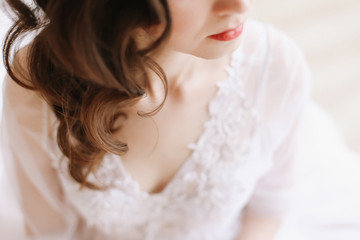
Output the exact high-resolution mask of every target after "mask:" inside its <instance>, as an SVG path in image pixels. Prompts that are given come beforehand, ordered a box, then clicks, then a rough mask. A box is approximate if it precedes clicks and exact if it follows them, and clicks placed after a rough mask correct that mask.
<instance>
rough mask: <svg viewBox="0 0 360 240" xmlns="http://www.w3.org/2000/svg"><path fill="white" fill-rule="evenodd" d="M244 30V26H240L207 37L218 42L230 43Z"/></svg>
mask: <svg viewBox="0 0 360 240" xmlns="http://www.w3.org/2000/svg"><path fill="white" fill-rule="evenodd" d="M243 29H244V24H241V25H240V26H238V27H236V28H233V29H230V30H227V31H225V32H222V33H219V34H214V35H211V36H209V38H212V39H215V40H218V41H231V40H233V39H235V38H237V37H239V36H240V35H241V33H242V32H243Z"/></svg>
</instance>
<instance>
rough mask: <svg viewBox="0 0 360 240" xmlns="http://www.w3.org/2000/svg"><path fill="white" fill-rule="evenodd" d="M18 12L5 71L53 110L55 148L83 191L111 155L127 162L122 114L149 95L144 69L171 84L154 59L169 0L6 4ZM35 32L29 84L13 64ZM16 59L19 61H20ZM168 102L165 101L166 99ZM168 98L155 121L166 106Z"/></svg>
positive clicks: (6, 51)
mask: <svg viewBox="0 0 360 240" xmlns="http://www.w3.org/2000/svg"><path fill="white" fill-rule="evenodd" d="M6 2H7V4H8V5H9V6H10V8H11V10H12V11H13V12H14V13H15V15H16V18H15V21H14V24H13V25H12V27H11V28H10V30H9V31H8V33H7V36H6V39H5V43H4V46H3V53H4V62H5V67H6V69H7V72H8V74H9V76H10V77H11V78H12V79H13V80H14V81H15V82H17V83H18V84H19V85H20V86H22V87H24V88H27V89H31V90H35V91H38V92H39V93H40V94H41V96H42V97H43V98H44V99H45V100H46V101H47V102H48V104H49V105H50V106H51V107H52V110H53V111H54V113H55V115H56V117H57V119H58V120H59V126H58V129H57V143H58V145H59V147H60V149H61V151H62V153H63V154H64V155H65V156H66V157H67V158H68V159H69V165H68V170H69V172H70V175H71V176H72V177H73V178H74V179H75V180H76V181H77V182H79V183H81V184H82V186H86V187H89V188H92V189H101V188H102V187H99V186H97V185H96V184H94V183H92V182H89V181H87V176H88V174H89V173H90V172H95V170H96V167H97V166H99V164H100V163H101V161H102V157H103V155H104V154H105V153H107V152H111V153H114V154H118V155H122V154H125V153H126V151H127V150H128V146H127V144H126V143H124V142H121V141H119V140H117V139H114V137H113V133H114V131H116V130H117V129H118V128H116V127H115V122H116V120H118V119H120V118H122V117H125V118H126V114H125V112H124V108H125V107H128V106H131V105H132V104H134V103H136V102H137V101H138V100H139V99H140V98H141V97H142V96H143V95H144V94H145V92H146V91H149V89H150V90H151V84H150V78H149V76H148V74H147V71H146V69H147V68H150V69H151V70H153V71H154V72H155V73H156V74H157V75H158V76H159V77H160V78H161V80H162V81H163V85H164V88H165V93H167V81H166V76H165V74H164V72H163V71H162V69H161V67H160V66H159V65H158V64H156V62H155V61H153V60H152V59H151V57H149V55H150V54H151V53H153V52H155V51H156V50H158V49H159V48H160V47H161V46H162V44H163V43H164V42H165V41H166V39H167V38H168V36H169V33H170V29H171V18H170V13H169V8H168V5H167V2H166V0H131V1H126V0H80V1H73V0H56V1H50V0H36V1H35V4H34V6H33V7H31V6H29V5H27V4H25V3H24V2H23V1H21V0H6ZM157 24H164V26H165V28H164V30H163V31H162V33H161V35H160V36H159V37H157V38H155V39H154V40H153V41H151V43H150V44H149V45H148V46H146V47H145V48H141V47H140V46H139V44H138V43H137V41H136V30H137V29H148V28H151V27H152V26H154V25H157ZM33 31H37V33H36V36H35V38H34V40H33V41H32V43H31V44H30V45H29V47H30V48H29V51H28V54H27V57H26V61H25V62H26V64H27V65H26V71H27V73H28V77H29V79H28V80H26V79H25V78H24V77H19V75H17V74H16V73H17V71H16V69H13V67H12V65H11V60H12V59H11V56H12V53H15V52H16V51H17V49H16V47H15V43H16V42H17V41H18V40H20V39H21V37H22V36H24V35H26V34H29V33H30V32H33ZM15 60H16V59H15ZM165 98H166V94H165ZM165 98H164V100H163V102H162V104H160V105H159V106H158V107H157V108H156V109H155V110H154V111H152V112H150V113H146V114H144V115H151V114H153V113H155V112H156V111H158V110H159V109H160V108H161V106H162V105H163V103H164V101H165Z"/></svg>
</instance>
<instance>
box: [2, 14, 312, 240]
mask: <svg viewBox="0 0 360 240" xmlns="http://www.w3.org/2000/svg"><path fill="white" fill-rule="evenodd" d="M242 38H243V39H242V43H241V46H240V47H239V48H238V49H237V50H236V51H235V52H234V53H233V54H232V61H231V65H230V66H228V68H227V72H228V77H227V78H226V79H223V80H222V81H220V82H219V84H218V91H217V95H216V97H215V98H214V99H212V101H211V102H209V105H208V107H209V108H208V109H209V113H210V116H211V117H210V119H209V120H208V121H207V122H206V124H205V125H204V131H203V133H202V135H201V136H200V138H199V139H198V141H197V142H196V143H189V148H190V149H192V150H193V152H192V154H191V156H190V157H189V158H188V159H187V160H186V161H185V163H184V165H183V166H182V167H181V169H180V170H179V172H178V173H177V174H176V176H175V177H174V178H173V179H172V181H171V182H169V184H168V185H167V186H166V188H165V189H164V190H163V191H162V192H160V193H158V194H148V193H146V192H143V191H142V190H141V189H140V188H139V185H138V184H137V182H135V181H134V180H133V179H132V177H131V175H130V174H129V173H128V172H127V171H126V169H125V168H124V167H123V166H122V164H121V158H120V157H118V156H114V155H111V154H108V155H106V156H105V158H104V161H103V164H102V167H101V168H100V170H99V172H98V175H97V176H96V178H95V176H92V175H91V176H90V178H91V179H93V180H95V179H97V180H98V181H100V182H101V183H109V184H113V185H114V188H112V189H110V190H106V191H93V190H89V189H84V190H79V184H77V183H76V182H75V181H74V180H73V179H72V178H71V177H70V176H69V174H68V172H67V169H66V161H67V159H65V158H63V156H62V155H61V153H60V151H59V149H58V146H57V144H56V126H57V121H56V119H55V117H54V115H53V113H52V111H51V109H50V107H49V106H48V105H47V104H46V103H45V102H44V100H43V99H41V97H39V96H38V94H37V93H35V92H31V91H28V90H25V89H22V88H21V87H19V86H17V85H16V84H15V83H14V82H12V81H11V80H10V79H6V81H5V85H4V110H3V121H2V141H3V142H2V146H3V151H2V152H3V158H4V160H5V163H6V172H7V174H8V175H9V182H10V186H11V189H13V190H15V196H16V199H18V200H19V205H20V206H21V209H22V213H23V216H24V222H26V225H27V228H28V229H30V231H31V232H32V233H33V234H34V235H35V236H36V237H34V238H35V239H37V238H39V239H124V240H127V239H128V240H135V239H149V240H151V239H159V240H161V239H189V240H191V239H196V240H198V239H209V240H210V239H211V240H212V239H214V240H215V239H216V240H217V239H219V240H220V239H221V240H231V239H234V237H235V236H236V235H237V234H238V233H239V231H241V217H242V216H243V214H244V212H246V211H247V212H256V213H259V214H264V215H267V216H271V217H274V218H283V217H284V216H285V214H286V211H287V210H288V208H289V199H290V197H291V196H295V195H291V194H290V191H289V190H290V188H291V185H292V183H293V176H294V174H293V169H294V165H295V161H296V158H298V157H299V156H303V155H304V154H300V153H299V151H298V149H299V146H302V145H301V143H300V140H301V139H302V138H301V137H300V133H302V132H304V131H302V126H303V124H302V123H303V122H304V121H303V119H304V112H305V111H304V109H305V107H306V106H307V103H308V97H309V87H310V81H311V73H310V71H309V68H308V65H307V63H306V60H305V58H304V55H303V53H302V52H301V50H300V49H299V48H298V46H297V45H296V44H294V43H293V42H292V41H291V40H290V39H289V38H288V37H287V36H286V35H284V34H283V33H281V32H279V31H278V30H276V29H275V28H273V27H272V26H271V25H266V24H262V23H259V22H257V21H254V20H249V21H248V22H247V23H246V24H245V28H244V32H243V36H242ZM174 154H176V153H174ZM299 160H300V161H301V159H299ZM292 222H294V221H292ZM19 231H20V230H19ZM23 232H25V230H23ZM9 234H15V233H9ZM24 238H25V237H24Z"/></svg>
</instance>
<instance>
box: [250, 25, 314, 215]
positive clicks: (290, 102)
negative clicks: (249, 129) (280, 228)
mask: <svg viewBox="0 0 360 240" xmlns="http://www.w3.org/2000/svg"><path fill="white" fill-rule="evenodd" d="M274 38H275V39H274ZM270 40H272V41H271V42H272V43H273V45H275V46H273V47H272V48H271V51H270V53H269V57H268V59H267V65H268V66H267V68H266V72H265V77H264V82H262V85H263V86H264V88H265V90H264V91H263V93H264V94H265V97H264V98H263V99H264V104H263V112H264V116H263V117H264V119H265V126H266V127H265V131H264V139H265V140H264V142H265V144H267V145H268V146H270V147H269V149H271V150H270V152H271V154H270V157H271V158H272V159H271V160H272V167H271V168H270V169H269V170H268V171H267V172H266V173H265V174H264V175H263V176H261V177H260V179H259V180H258V182H257V184H256V186H255V189H254V192H253V194H252V197H251V198H250V200H249V202H248V204H247V207H246V209H245V212H246V213H251V214H257V215H264V216H270V217H272V218H277V219H281V218H283V217H284V214H285V213H286V212H287V210H288V209H289V207H290V204H291V196H292V194H291V191H292V185H293V180H294V170H295V169H294V166H296V161H299V160H300V159H297V158H298V156H300V155H299V151H300V150H301V146H302V145H301V139H302V136H301V133H302V127H303V119H304V116H303V115H304V112H305V111H304V110H305V108H306V105H307V103H308V99H309V95H310V83H311V72H310V70H309V67H308V64H307V62H306V60H305V56H304V55H303V53H302V51H301V50H300V49H299V48H298V46H297V45H296V44H294V43H293V42H292V41H291V40H290V39H289V38H288V37H286V36H285V35H283V34H282V33H280V32H278V31H277V30H274V29H272V36H271V35H270Z"/></svg>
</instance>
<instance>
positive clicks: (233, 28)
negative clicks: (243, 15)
mask: <svg viewBox="0 0 360 240" xmlns="http://www.w3.org/2000/svg"><path fill="white" fill-rule="evenodd" d="M242 24H243V23H240V24H238V25H237V26H236V27H230V28H228V29H227V30H225V31H223V32H219V33H215V34H213V35H211V36H214V35H220V34H224V33H227V32H231V31H234V30H235V29H237V28H238V27H240V26H241V25H242Z"/></svg>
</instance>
